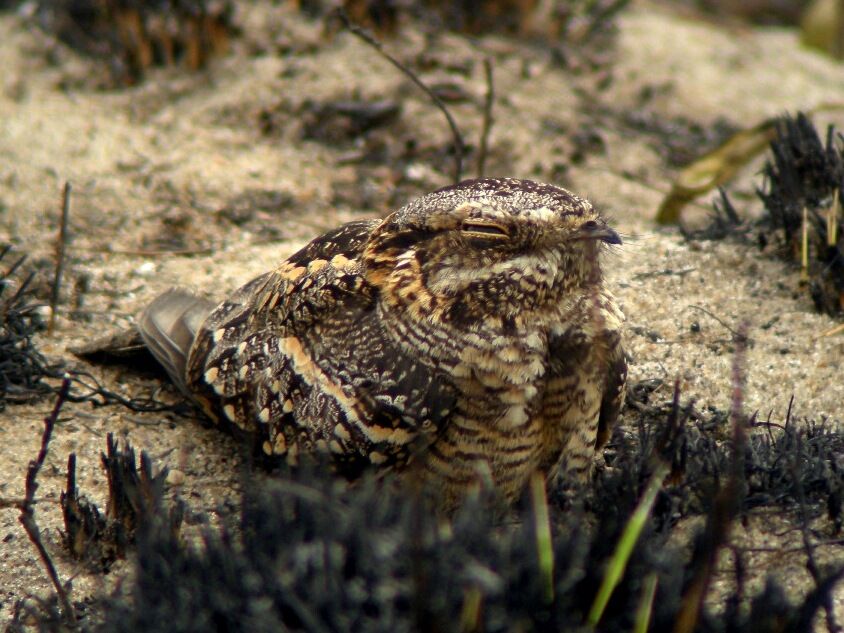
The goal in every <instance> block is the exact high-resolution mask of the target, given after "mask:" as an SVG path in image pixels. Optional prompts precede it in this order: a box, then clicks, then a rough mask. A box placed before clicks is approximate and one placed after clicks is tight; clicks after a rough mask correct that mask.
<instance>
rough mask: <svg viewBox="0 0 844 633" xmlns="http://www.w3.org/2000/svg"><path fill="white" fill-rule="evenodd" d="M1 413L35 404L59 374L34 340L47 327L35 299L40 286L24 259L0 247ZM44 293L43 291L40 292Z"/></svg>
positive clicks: (39, 302) (51, 389)
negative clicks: (11, 405) (49, 380)
mask: <svg viewBox="0 0 844 633" xmlns="http://www.w3.org/2000/svg"><path fill="white" fill-rule="evenodd" d="M0 271H2V272H0V411H2V410H3V409H5V408H6V405H7V404H9V403H22V402H30V401H33V400H37V399H38V398H40V397H42V396H44V395H45V394H48V393H52V392H53V388H52V387H51V386H49V384H48V383H47V382H45V379H46V378H56V377H57V376H59V375H60V374H61V372H60V370H59V369H58V368H57V367H56V366H55V365H53V364H51V363H50V362H49V361H47V359H46V358H45V357H44V355H43V354H42V353H41V352H40V351H39V350H38V348H37V347H36V345H35V343H34V342H33V337H34V336H35V335H36V333H38V332H40V331H42V330H44V329H45V328H46V324H45V323H44V321H43V319H42V318H41V313H40V310H39V308H40V307H41V306H42V305H45V304H44V303H43V302H42V301H41V300H40V299H39V297H38V296H37V292H38V288H39V286H40V284H38V283H37V281H36V271H35V270H32V269H31V268H29V267H28V266H27V265H26V257H25V256H23V255H19V254H15V253H14V252H13V251H12V248H11V247H10V246H4V247H0ZM41 290H42V291H43V288H41Z"/></svg>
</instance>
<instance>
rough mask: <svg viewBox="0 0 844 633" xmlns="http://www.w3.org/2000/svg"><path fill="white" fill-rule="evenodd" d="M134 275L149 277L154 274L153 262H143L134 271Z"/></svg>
mask: <svg viewBox="0 0 844 633" xmlns="http://www.w3.org/2000/svg"><path fill="white" fill-rule="evenodd" d="M135 274H136V275H138V276H139V277H149V276H150V275H154V274H155V264H154V263H153V262H144V263H143V264H141V265H140V266H138V267H137V268H136V269H135Z"/></svg>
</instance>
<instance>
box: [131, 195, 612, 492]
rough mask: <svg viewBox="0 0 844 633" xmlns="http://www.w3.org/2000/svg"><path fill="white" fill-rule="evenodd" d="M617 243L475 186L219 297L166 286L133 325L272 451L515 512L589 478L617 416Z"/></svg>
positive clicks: (345, 234)
mask: <svg viewBox="0 0 844 633" xmlns="http://www.w3.org/2000/svg"><path fill="white" fill-rule="evenodd" d="M605 244H621V239H620V238H619V236H618V234H617V233H616V232H615V231H614V230H613V229H612V228H610V227H609V226H608V225H607V223H606V221H605V220H604V219H603V218H602V217H601V216H600V215H599V213H598V212H597V211H596V210H595V209H594V208H593V207H592V205H591V204H590V203H589V202H587V201H586V200H584V199H582V198H579V197H577V196H575V195H574V194H572V193H570V192H568V191H566V190H565V189H561V188H559V187H555V186H552V185H546V184H540V183H536V182H532V181H529V180H514V179H481V180H468V181H465V182H461V183H459V184H457V185H453V186H450V187H446V188H444V189H440V190H438V191H435V192H433V193H430V194H428V195H425V196H423V197H421V198H419V199H418V200H415V201H414V202H411V203H410V204H408V205H407V206H405V207H404V208H402V209H400V210H398V211H396V212H395V213H393V214H391V215H389V216H387V217H386V218H385V219H383V220H362V221H356V222H350V223H348V224H346V225H344V226H341V227H340V228H338V229H336V230H333V231H330V232H328V233H326V234H324V235H322V236H320V237H318V238H316V239H315V240H313V241H312V242H311V243H310V244H308V245H307V246H306V247H304V248H303V249H302V250H300V251H299V252H298V253H296V254H295V255H293V256H292V257H290V258H289V259H288V260H287V261H285V262H283V263H282V264H281V266H279V267H278V268H277V269H275V270H273V271H271V272H268V273H266V274H264V275H262V276H260V277H258V278H257V279H255V280H253V281H251V282H249V283H248V284H246V285H245V286H243V287H242V288H240V289H239V290H237V291H236V292H234V294H232V295H231V296H230V297H228V298H227V299H225V300H224V301H223V302H222V303H220V304H219V305H216V306H214V305H212V304H210V303H209V302H207V301H206V300H204V299H199V298H197V297H194V296H193V295H191V294H189V293H187V292H186V291H184V290H178V289H174V290H170V291H168V292H166V293H165V294H163V295H162V296H160V297H159V298H157V299H156V300H154V301H153V303H152V304H151V305H150V306H149V307H148V308H147V309H146V311H145V312H144V313H143V315H142V317H141V318H140V320H139V323H138V329H139V331H140V334H141V336H142V338H143V340H144V342H145V344H146V345H147V346H148V347H149V349H150V351H151V352H152V353H153V354H154V356H155V357H156V358H157V359H158V360H159V361H160V362H161V363H162V364H163V365H164V366H165V368H166V369H167V371H168V372H169V374H170V375H171V377H172V378H173V380H174V381H175V382H176V383H177V384H178V385H179V386H180V388H181V389H182V390H183V391H185V393H187V394H189V395H190V396H191V397H192V398H193V399H194V400H196V401H197V402H198V403H199V404H200V405H201V406H202V407H203V409H204V410H205V411H206V412H207V413H208V415H210V416H211V417H212V418H213V419H214V420H216V421H218V422H219V423H221V424H226V425H234V426H235V427H238V428H240V429H242V430H245V431H247V432H249V433H250V434H252V435H253V437H257V438H259V443H260V444H261V445H262V447H263V450H264V451H265V452H266V453H268V454H273V455H280V456H285V457H286V458H287V460H288V461H290V462H293V463H295V462H296V461H297V459H298V458H299V456H300V455H301V454H303V453H305V452H312V451H319V452H323V453H326V454H328V455H330V456H331V458H332V463H334V464H335V465H336V467H337V468H338V469H339V470H340V471H345V472H347V473H352V474H354V473H357V472H358V471H359V470H360V469H361V468H363V467H367V466H372V465H374V466H377V467H380V468H383V469H392V470H399V469H400V470H403V471H404V472H405V473H406V475H405V476H407V477H414V478H417V479H419V480H421V481H422V482H423V483H426V484H429V485H431V487H432V488H433V489H434V490H436V491H438V493H439V494H440V495H441V501H442V504H443V505H444V506H445V507H454V506H455V505H456V504H457V503H459V501H460V499H461V497H462V496H463V495H464V494H465V492H466V491H467V489H468V488H469V487H471V486H472V485H474V484H475V483H476V482H478V481H479V479H484V480H487V481H491V482H492V483H493V485H494V486H495V488H496V490H498V491H499V492H500V493H501V494H502V495H503V496H504V497H505V498H506V499H508V500H513V499H515V498H516V497H517V496H518V495H519V493H520V491H521V490H522V489H523V487H524V486H525V484H526V482H527V481H528V479H529V477H530V475H531V473H533V472H534V471H537V470H540V471H542V472H544V473H547V474H548V475H549V476H556V475H558V474H560V473H563V474H568V475H569V476H575V477H579V478H581V479H583V478H585V477H587V476H588V474H589V472H590V469H591V464H592V457H593V454H594V451H595V450H596V448H599V447H600V446H601V445H603V443H604V442H605V441H606V439H607V437H608V434H609V432H610V429H611V427H612V425H613V424H614V422H615V420H616V417H617V416H618V412H619V408H620V406H621V402H622V399H623V392H624V387H625V379H626V373H627V365H626V360H625V354H624V351H623V349H622V344H621V331H620V328H621V323H622V320H623V316H622V313H621V311H620V309H619V307H618V305H617V303H616V300H615V298H614V297H613V295H612V293H611V292H610V291H609V290H608V289H607V288H606V286H605V283H604V280H603V276H602V271H601V263H600V259H601V257H600V256H601V252H602V250H605ZM410 463H413V464H414V467H413V468H408V464H410Z"/></svg>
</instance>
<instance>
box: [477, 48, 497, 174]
mask: <svg viewBox="0 0 844 633" xmlns="http://www.w3.org/2000/svg"><path fill="white" fill-rule="evenodd" d="M484 75H485V76H486V98H485V99H484V122H483V128H482V129H481V143H480V149H479V150H478V178H483V177H484V168H485V167H486V155H487V148H488V144H489V132H490V130H491V129H492V122H493V120H492V104H493V101H494V100H495V84H494V83H493V76H492V60H491V59H490V58H489V57H485V58H484Z"/></svg>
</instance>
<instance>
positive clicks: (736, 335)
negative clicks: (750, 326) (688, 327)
mask: <svg viewBox="0 0 844 633" xmlns="http://www.w3.org/2000/svg"><path fill="white" fill-rule="evenodd" d="M689 308H691V309H694V310H700V311H701V312H703V313H704V314H706V315H707V316H710V317H712V318H713V319H715V320H716V321H718V323H720V324H721V325H723V326H724V327H725V328H726V329H727V331H728V332H729V333H730V334H732V335H733V342H734V343H740V344H746V343H749V342H750V339H749V338H748V336H747V332H746V331H745V332H742V331H741V330H742V328H740V329H739V330H738V331H737V330H735V329H733V328H732V327H730V325H729V324H728V323H726V322H725V321H724V320H723V319H721V318H720V317H718V316H717V315H715V314H713V313H712V312H710V311H709V310H707V309H706V308H704V307H703V306H698V305H690V306H689ZM743 329H745V330H746V328H743Z"/></svg>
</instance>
